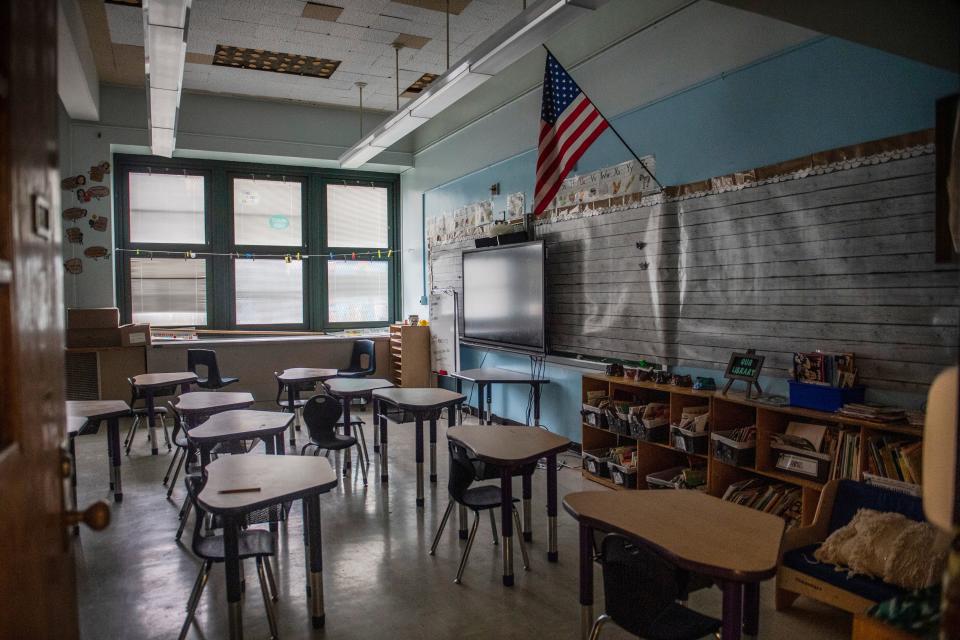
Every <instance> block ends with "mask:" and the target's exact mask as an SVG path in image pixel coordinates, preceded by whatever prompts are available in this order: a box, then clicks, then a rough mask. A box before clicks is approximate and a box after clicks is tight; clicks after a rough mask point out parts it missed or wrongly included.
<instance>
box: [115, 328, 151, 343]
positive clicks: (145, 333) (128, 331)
mask: <svg viewBox="0 0 960 640" xmlns="http://www.w3.org/2000/svg"><path fill="white" fill-rule="evenodd" d="M120 346H122V347H149V346H150V325H149V324H125V325H123V326H122V327H120Z"/></svg>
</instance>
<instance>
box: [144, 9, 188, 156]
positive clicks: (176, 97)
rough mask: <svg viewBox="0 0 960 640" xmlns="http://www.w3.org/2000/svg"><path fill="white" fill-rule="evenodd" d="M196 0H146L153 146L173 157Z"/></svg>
mask: <svg viewBox="0 0 960 640" xmlns="http://www.w3.org/2000/svg"><path fill="white" fill-rule="evenodd" d="M191 3H192V0H143V34H144V64H145V69H146V84H147V106H148V119H149V128H150V148H151V151H152V152H153V153H154V155H158V156H165V157H168V158H169V157H171V156H173V150H174V148H175V146H176V138H177V132H176V129H177V118H178V115H179V112H180V90H181V88H182V87H183V67H184V61H185V58H186V53H187V25H188V24H189V22H190V5H191Z"/></svg>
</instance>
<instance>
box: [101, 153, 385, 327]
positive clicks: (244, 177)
mask: <svg viewBox="0 0 960 640" xmlns="http://www.w3.org/2000/svg"><path fill="white" fill-rule="evenodd" d="M114 164H115V167H116V169H115V170H116V174H117V175H116V181H115V185H116V193H115V199H116V205H115V206H116V210H117V211H118V212H122V215H118V216H117V218H116V225H115V229H116V235H117V239H116V241H117V244H116V251H115V256H116V259H117V268H116V273H117V291H118V292H119V293H118V304H119V306H120V308H121V315H122V317H123V321H124V322H149V323H151V324H154V325H158V326H204V327H206V328H210V329H237V328H258V329H269V328H276V329H307V330H325V329H330V330H340V329H344V328H348V327H359V326H366V327H376V326H383V325H385V324H387V323H389V322H390V321H392V320H394V319H395V318H396V317H398V315H399V310H398V309H397V307H396V305H397V299H398V297H399V296H397V295H395V290H396V287H397V286H398V284H399V278H398V275H399V274H398V266H399V255H398V254H397V252H396V244H395V243H396V241H397V240H396V239H397V237H398V231H399V230H398V226H397V224H396V219H397V212H396V206H397V205H396V202H397V192H398V189H399V178H398V176H395V175H385V174H374V173H359V172H344V171H337V170H332V169H318V168H315V167H294V166H269V165H259V164H251V163H239V162H224V161H213V160H198V159H187V158H175V159H163V158H155V157H146V156H131V155H117V156H116V157H115V162H114Z"/></svg>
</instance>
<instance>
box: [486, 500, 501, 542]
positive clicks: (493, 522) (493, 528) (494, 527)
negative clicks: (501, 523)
mask: <svg viewBox="0 0 960 640" xmlns="http://www.w3.org/2000/svg"><path fill="white" fill-rule="evenodd" d="M487 513H489V514H490V531H492V532H493V546H497V545H498V544H500V538H499V537H498V536H497V519H496V518H495V517H494V516H493V509H488V510H487Z"/></svg>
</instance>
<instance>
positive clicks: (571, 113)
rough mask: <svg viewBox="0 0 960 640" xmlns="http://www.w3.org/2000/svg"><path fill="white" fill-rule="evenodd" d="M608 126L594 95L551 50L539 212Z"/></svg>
mask: <svg viewBox="0 0 960 640" xmlns="http://www.w3.org/2000/svg"><path fill="white" fill-rule="evenodd" d="M606 128H607V121H606V120H605V119H604V118H603V116H602V115H601V114H600V112H599V111H597V108H596V107H594V106H593V103H592V102H590V98H588V97H587V95H586V94H585V93H584V92H583V91H581V90H580V87H578V86H577V83H576V82H574V81H573V78H571V77H570V74H568V73H567V70H566V69H564V68H563V67H562V66H561V65H560V63H559V62H557V59H556V58H554V57H553V54H552V53H550V52H549V51H548V52H547V66H546V69H545V70H544V74H543V104H542V106H541V108H540V143H539V145H538V149H537V187H536V190H535V191H534V197H533V200H534V203H533V212H534V213H535V214H536V215H540V214H541V213H543V212H544V210H546V208H547V207H548V206H549V205H550V202H551V201H552V200H553V197H554V196H555V195H556V194H557V190H558V189H559V188H560V185H561V184H563V179H564V178H566V177H567V174H568V173H570V169H572V168H573V165H574V164H576V162H577V160H579V159H580V156H582V155H583V154H584V152H585V151H586V150H587V148H588V147H589V146H590V145H591V144H593V141H594V140H596V139H597V138H598V137H600V134H601V133H603V132H604V130H606Z"/></svg>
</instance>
